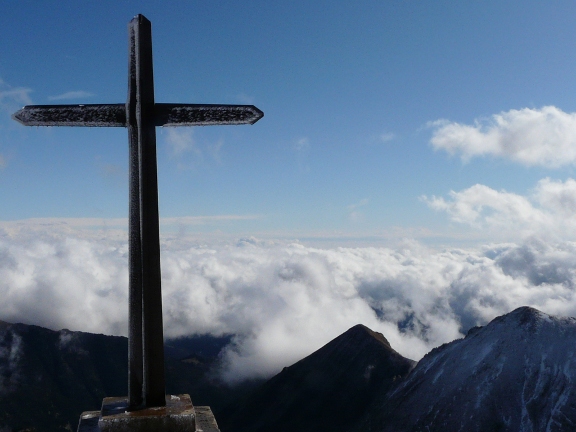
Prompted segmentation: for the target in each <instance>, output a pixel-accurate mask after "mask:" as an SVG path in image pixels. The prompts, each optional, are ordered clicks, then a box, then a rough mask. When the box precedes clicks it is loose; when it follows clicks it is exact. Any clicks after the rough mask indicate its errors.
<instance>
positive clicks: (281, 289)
mask: <svg viewBox="0 0 576 432" xmlns="http://www.w3.org/2000/svg"><path fill="white" fill-rule="evenodd" d="M125 241H126V239H125V238H124V237H122V236H118V235H117V233H115V232H110V233H109V232H107V231H98V230H93V231H87V230H81V229H76V230H75V229H59V228H58V226H38V227H36V229H35V230H31V229H30V227H29V226H28V227H27V228H26V229H21V230H15V229H12V230H7V229H2V228H0V297H1V298H2V302H0V320H5V321H8V322H17V321H19V322H26V323H30V324H37V325H42V326H46V327H49V328H53V329H61V328H69V329H72V330H83V331H90V332H96V333H106V334H117V335H118V334H120V335H121V334H123V335H125V334H126V333H127V330H126V329H127V295H128V293H127V286H128V272H127V259H128V256H127V247H126V244H125ZM162 253H163V255H162V279H163V298H164V300H163V301H164V303H163V307H164V326H165V334H166V336H170V337H176V336H179V335H186V334H193V333H196V334H206V333H208V334H213V335H222V334H234V335H235V337H234V340H233V344H232V345H230V346H229V347H228V349H227V350H226V351H225V353H224V355H223V357H222V370H221V371H220V372H221V376H222V377H223V378H224V379H226V380H227V381H238V380H241V379H243V378H248V377H254V376H270V375H271V374H274V373H276V372H278V371H280V370H281V368H282V367H284V366H287V365H290V364H292V363H293V362H295V361H297V360H299V359H301V358H302V357H304V356H306V355H308V354H310V353H311V352H313V351H314V350H316V349H318V348H319V347H320V346H322V345H323V344H325V343H327V342H328V341H329V340H331V339H332V338H334V337H336V336H337V335H339V334H341V333H342V332H344V331H345V330H347V329H348V328H350V327H352V326H353V325H355V324H358V323H363V324H365V325H367V326H368V327H370V328H372V329H374V330H376V331H380V332H382V333H383V334H384V335H385V336H386V338H388V340H389V341H390V343H391V344H392V346H393V347H394V348H395V349H396V350H398V351H399V352H400V353H402V354H403V355H405V356H407V357H410V358H413V359H416V360H417V359H419V358H421V357H422V356H423V355H424V354H425V353H426V352H427V351H429V350H430V349H431V348H433V347H435V346H438V345H440V344H442V343H444V342H448V341H451V340H453V339H454V338H457V337H459V336H461V335H462V334H463V333H464V332H466V331H467V330H468V329H469V328H470V327H472V326H474V325H481V324H485V323H486V322H488V321H489V320H490V319H492V318H494V317H495V316H497V315H500V314H503V313H506V312H509V311H510V310H512V309H514V308H516V307H518V306H521V305H530V306H534V307H536V308H539V309H541V310H543V311H545V312H548V313H553V314H560V315H574V314H576V297H575V296H574V286H575V283H576V272H575V271H574V269H575V268H576V243H573V242H568V241H558V242H555V243H549V242H544V241H542V240H539V239H537V238H531V239H529V240H524V241H521V242H516V243H506V244H494V245H487V246H483V247H478V248H470V249H456V248H454V249H446V250H434V249H429V248H426V247H424V246H423V245H421V244H419V243H417V242H415V241H410V240H407V241H405V242H404V243H403V244H401V245H400V246H398V247H395V248H374V247H363V248H332V249H320V248H313V247H308V246H305V245H302V244H299V243H297V242H282V241H261V240H258V239H254V238H248V239H240V240H236V241H227V242H222V241H221V242H215V243H214V244H207V243H205V242H203V241H198V240H197V239H194V238H192V237H189V238H182V237H181V236H174V237H163V238H162Z"/></svg>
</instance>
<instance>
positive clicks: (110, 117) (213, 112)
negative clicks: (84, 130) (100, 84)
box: [12, 104, 264, 127]
mask: <svg viewBox="0 0 576 432" xmlns="http://www.w3.org/2000/svg"><path fill="white" fill-rule="evenodd" d="M263 116H264V113H263V112H262V111H260V110H259V109H258V108H256V107H255V106H254V105H201V104H155V105H154V124H155V126H210V125H240V124H254V123H256V122H257V121H258V120H260V119H261V118H262V117H263ZM12 118H13V119H14V120H17V121H18V122H20V123H22V124H23V125H24V126H93V127H105V126H107V127H125V126H126V105H125V104H109V105H107V104H98V105H27V106H25V107H24V108H22V109H21V110H19V111H17V112H15V113H14V114H13V115H12Z"/></svg>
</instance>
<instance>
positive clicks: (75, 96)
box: [48, 90, 94, 101]
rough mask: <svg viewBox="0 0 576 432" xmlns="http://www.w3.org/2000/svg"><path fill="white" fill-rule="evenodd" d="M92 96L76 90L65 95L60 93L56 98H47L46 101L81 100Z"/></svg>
mask: <svg viewBox="0 0 576 432" xmlns="http://www.w3.org/2000/svg"><path fill="white" fill-rule="evenodd" d="M92 96H94V94H93V93H90V92H87V91H84V90H76V91H69V92H66V93H62V94H59V95H56V96H48V100H50V101H56V100H70V99H82V98H88V97H92Z"/></svg>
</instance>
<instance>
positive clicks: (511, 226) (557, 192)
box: [422, 178, 576, 238]
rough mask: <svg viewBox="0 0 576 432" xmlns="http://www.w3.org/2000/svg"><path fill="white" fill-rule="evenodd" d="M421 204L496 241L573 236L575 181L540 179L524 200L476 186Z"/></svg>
mask: <svg viewBox="0 0 576 432" xmlns="http://www.w3.org/2000/svg"><path fill="white" fill-rule="evenodd" d="M422 200H423V201H425V202H426V203H427V204H428V205H429V206H430V207H431V208H432V209H435V210H439V211H445V212H446V213H447V214H448V215H449V216H450V218H451V219H452V220H453V221H455V222H459V223H463V224H467V225H470V226H472V227H474V228H477V229H482V230H486V231H489V232H491V233H492V234H495V235H498V236H499V237H500V238H506V237H508V238H510V237H513V238H524V237H528V236H532V235H539V236H546V237H548V238H549V237H555V238H574V237H575V236H576V218H575V217H574V215H576V181H575V180H574V179H571V178H569V179H567V180H566V181H560V180H551V179H549V178H545V179H542V180H540V181H539V182H538V183H537V185H536V187H535V188H534V189H533V190H532V192H531V194H530V195H528V196H523V195H518V194H515V193H511V192H506V191H505V190H501V191H497V190H494V189H492V188H489V187H488V186H484V185H481V184H476V185H474V186H472V187H470V188H468V189H464V190H462V191H460V192H454V191H452V192H450V194H449V198H448V199H445V198H443V197H435V196H432V197H431V198H428V197H422Z"/></svg>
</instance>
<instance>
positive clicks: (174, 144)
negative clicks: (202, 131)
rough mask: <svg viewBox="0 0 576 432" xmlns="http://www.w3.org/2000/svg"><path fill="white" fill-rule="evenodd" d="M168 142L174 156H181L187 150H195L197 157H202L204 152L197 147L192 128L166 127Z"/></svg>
mask: <svg viewBox="0 0 576 432" xmlns="http://www.w3.org/2000/svg"><path fill="white" fill-rule="evenodd" d="M165 129H166V133H167V137H166V142H167V143H168V146H169V147H170V151H171V153H172V155H173V156H180V155H182V154H183V153H186V152H194V153H195V154H196V156H197V157H200V158H201V157H202V152H201V151H200V149H198V148H197V147H196V144H195V142H194V138H193V130H192V129H191V128H165Z"/></svg>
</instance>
